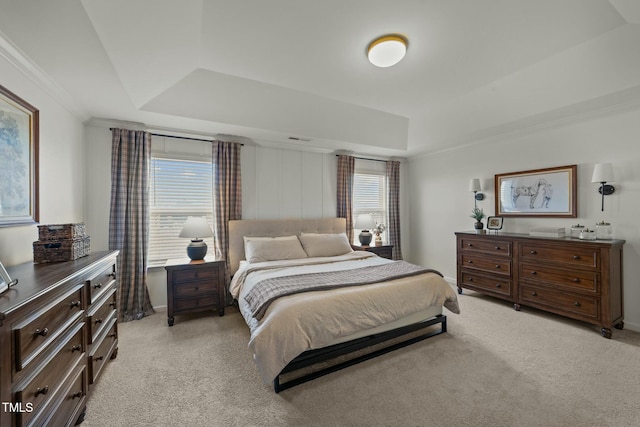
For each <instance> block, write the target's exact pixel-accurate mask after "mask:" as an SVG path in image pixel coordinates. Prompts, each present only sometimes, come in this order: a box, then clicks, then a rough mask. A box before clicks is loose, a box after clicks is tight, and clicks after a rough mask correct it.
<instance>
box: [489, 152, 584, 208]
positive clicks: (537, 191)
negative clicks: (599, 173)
mask: <svg viewBox="0 0 640 427" xmlns="http://www.w3.org/2000/svg"><path fill="white" fill-rule="evenodd" d="M576 175H577V166H576V165H568V166H559V167H553V168H547V169H533V170H528V171H521V172H511V173H503V174H497V175H495V192H496V193H495V194H496V197H495V204H496V206H495V208H496V210H495V212H496V216H502V217H505V216H513V217H518V216H520V217H552V218H562V217H566V218H576V217H577V216H578V213H577V206H578V203H577V194H576V193H577V191H576V188H577V179H576V178H577V176H576Z"/></svg>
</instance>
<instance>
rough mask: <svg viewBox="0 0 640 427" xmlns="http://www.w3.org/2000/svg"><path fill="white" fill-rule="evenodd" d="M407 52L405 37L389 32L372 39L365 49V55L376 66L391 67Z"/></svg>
mask: <svg viewBox="0 0 640 427" xmlns="http://www.w3.org/2000/svg"><path fill="white" fill-rule="evenodd" d="M406 53H407V39H406V38H404V37H402V36H400V35H398V34H391V35H388V36H383V37H379V38H377V39H376V40H374V41H372V42H371V44H370V45H369V48H368V49H367V57H368V58H369V62H371V63H372V64H373V65H375V66H376V67H382V68H385V67H391V66H392V65H395V64H397V63H398V62H400V61H401V60H402V58H404V55H405V54H406Z"/></svg>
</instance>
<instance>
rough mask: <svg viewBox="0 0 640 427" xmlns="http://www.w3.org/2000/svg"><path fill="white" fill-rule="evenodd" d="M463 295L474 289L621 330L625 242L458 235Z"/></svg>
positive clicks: (607, 330) (608, 331) (517, 304)
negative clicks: (623, 248)
mask: <svg viewBox="0 0 640 427" xmlns="http://www.w3.org/2000/svg"><path fill="white" fill-rule="evenodd" d="M456 239H457V245H456V246H457V282H458V292H459V293H462V289H463V288H467V289H472V290H474V291H478V292H482V293H485V294H487V295H492V296H495V297H497V298H502V299H505V300H508V301H511V302H513V303H514V307H515V309H516V310H520V307H521V305H524V306H530V307H535V308H538V309H541V310H545V311H549V312H553V313H556V314H560V315H563V316H566V317H570V318H572V319H577V320H582V321H584V322H588V323H591V324H594V325H597V326H599V327H600V328H601V329H600V332H601V334H602V336H603V337H605V338H611V328H612V327H616V328H618V329H622V328H623V326H624V322H623V318H624V313H623V295H622V247H623V245H624V243H625V241H624V240H579V239H571V238H544V237H532V236H528V235H526V234H510V233H500V234H476V233H475V232H458V233H456Z"/></svg>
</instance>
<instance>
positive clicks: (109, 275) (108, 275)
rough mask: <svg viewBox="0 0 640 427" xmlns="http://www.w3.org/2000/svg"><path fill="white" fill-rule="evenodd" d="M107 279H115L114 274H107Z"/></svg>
mask: <svg viewBox="0 0 640 427" xmlns="http://www.w3.org/2000/svg"><path fill="white" fill-rule="evenodd" d="M107 277H111V278H112V279H115V278H116V273H109V274H107Z"/></svg>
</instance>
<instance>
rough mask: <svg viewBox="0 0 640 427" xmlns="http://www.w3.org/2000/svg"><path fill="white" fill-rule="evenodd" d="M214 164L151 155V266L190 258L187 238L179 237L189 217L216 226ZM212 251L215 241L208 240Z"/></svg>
mask: <svg viewBox="0 0 640 427" xmlns="http://www.w3.org/2000/svg"><path fill="white" fill-rule="evenodd" d="M212 183H213V171H212V165H211V161H210V160H209V161H193V160H181V159H168V158H161V157H155V156H152V158H151V183H150V194H149V208H150V225H149V266H150V267H153V266H161V265H164V263H165V261H166V260H167V259H169V258H183V257H186V256H187V253H186V248H187V244H188V243H189V242H188V239H184V238H180V237H178V234H179V233H180V230H182V226H183V225H184V223H185V221H186V220H187V217H188V216H203V217H206V218H207V221H208V222H209V225H210V226H211V227H213V184H212ZM206 243H207V245H208V246H209V250H212V246H213V239H211V238H210V239H207V240H206Z"/></svg>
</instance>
